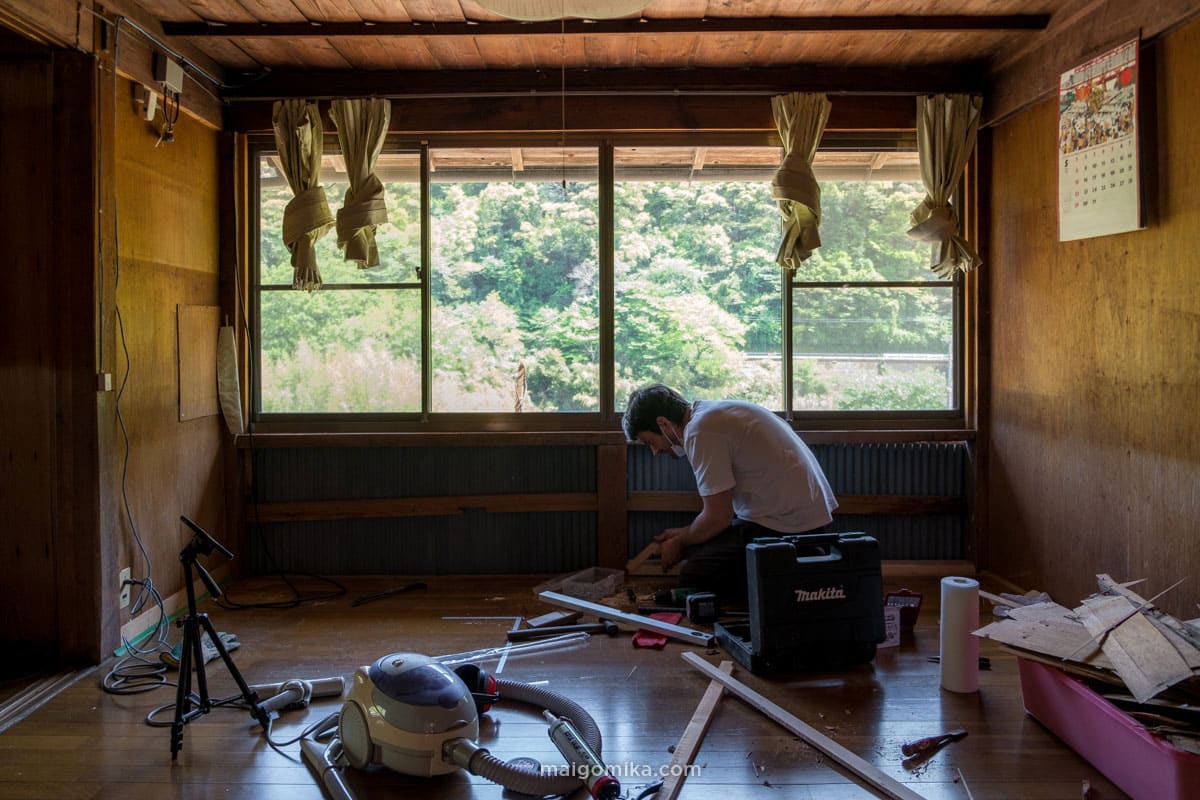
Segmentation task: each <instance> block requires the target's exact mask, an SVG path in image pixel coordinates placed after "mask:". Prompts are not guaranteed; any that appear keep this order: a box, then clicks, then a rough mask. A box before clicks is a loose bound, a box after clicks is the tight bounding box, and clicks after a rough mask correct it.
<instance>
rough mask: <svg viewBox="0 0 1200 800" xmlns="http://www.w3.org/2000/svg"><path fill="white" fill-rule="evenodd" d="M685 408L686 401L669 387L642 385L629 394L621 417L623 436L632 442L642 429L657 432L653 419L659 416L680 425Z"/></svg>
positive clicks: (658, 384)
mask: <svg viewBox="0 0 1200 800" xmlns="http://www.w3.org/2000/svg"><path fill="white" fill-rule="evenodd" d="M687 410H688V402H687V401H686V400H684V399H683V395H681V394H680V393H679V392H677V391H675V390H674V389H672V388H671V387H669V386H664V385H663V384H661V383H652V384H650V385H649V386H643V387H642V388H641V389H638V390H637V391H635V392H634V393H633V394H631V395H629V403H628V404H627V405H626V406H625V416H623V417H622V418H621V426H622V427H623V428H624V429H625V438H627V439H628V440H629V441H631V442H632V441H634V440H635V439H637V435H638V434H639V433H641V432H642V431H650V432H652V433H657V432H658V423H657V422H656V421H655V420H657V419H658V418H659V417H666V418H667V419H669V420H671V422H674V423H675V424H676V425H682V424H683V417H684V415H685V414H686V413H687Z"/></svg>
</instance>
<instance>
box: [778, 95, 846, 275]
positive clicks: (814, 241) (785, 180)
mask: <svg viewBox="0 0 1200 800" xmlns="http://www.w3.org/2000/svg"><path fill="white" fill-rule="evenodd" d="M831 107H832V104H831V103H830V102H829V100H828V99H826V97H825V95H823V94H812V93H807V94H804V93H800V92H792V93H790V94H784V95H778V96H776V97H772V98H771V110H772V112H773V113H774V115H775V126H776V127H777V128H778V129H779V138H780V139H782V140H783V150H784V156H783V163H782V164H780V165H779V171H778V172H776V173H775V178H774V180H772V181H771V195H772V196H773V197H774V198H775V200H776V202H778V203H779V213H780V214H781V215H782V216H783V241H782V242H781V243H780V245H779V252H778V254H776V256H775V261H776V262H778V264H779V265H780V266H781V267H785V268H786V269H789V270H794V269H796V267H798V266H800V262H801V261H804V260H805V259H806V258H808V257H809V256H811V255H812V253H813V250H816V249H817V248H818V247H820V246H821V237H820V235H819V234H818V232H817V231H818V227H819V226H820V224H821V187H820V186H819V185H818V184H817V179H816V177H815V176H814V175H813V170H812V162H813V157H814V156H816V154H817V145H818V144H819V143H820V141H821V134H822V133H823V132H824V131H825V123H826V121H827V120H828V119H829V109H830V108H831Z"/></svg>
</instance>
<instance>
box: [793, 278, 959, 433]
mask: <svg viewBox="0 0 1200 800" xmlns="http://www.w3.org/2000/svg"><path fill="white" fill-rule="evenodd" d="M793 301H794V302H793V314H794V317H793V323H794V327H793V330H792V346H793V348H794V350H793V360H792V370H793V380H794V386H793V397H794V402H793V410H795V411H913V410H936V409H952V408H954V407H955V405H956V404H955V392H954V336H953V319H954V314H953V303H954V289H953V287H951V286H931V287H929V288H927V289H926V288H911V289H896V288H891V289H884V288H881V289H866V288H862V289H859V288H855V289H818V288H811V287H796V289H795V294H794V295H793Z"/></svg>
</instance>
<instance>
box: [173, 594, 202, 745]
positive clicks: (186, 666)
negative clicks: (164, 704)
mask: <svg viewBox="0 0 1200 800" xmlns="http://www.w3.org/2000/svg"><path fill="white" fill-rule="evenodd" d="M194 638H196V625H195V620H194V619H193V618H192V617H190V616H189V617H187V618H186V619H184V621H183V644H182V645H181V646H180V648H179V683H178V684H177V686H176V689H175V720H174V722H172V723H171V760H172V761H173V760H175V757H176V756H177V755H178V754H179V751H180V750H182V749H183V726H184V724H185V723H186V722H187V720H188V718H189V716H190V714H191V706H192V699H191V694H192V648H191V642H192V640H193V639H194Z"/></svg>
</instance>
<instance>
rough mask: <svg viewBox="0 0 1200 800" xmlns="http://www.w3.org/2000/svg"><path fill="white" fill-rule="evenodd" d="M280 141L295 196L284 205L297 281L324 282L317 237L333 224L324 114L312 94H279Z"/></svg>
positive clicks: (308, 285) (297, 284)
mask: <svg viewBox="0 0 1200 800" xmlns="http://www.w3.org/2000/svg"><path fill="white" fill-rule="evenodd" d="M272 123H273V124H274V127H275V146H276V147H277V148H278V149H279V161H280V165H281V166H282V167H283V174H284V177H286V178H287V182H288V186H290V187H291V188H292V194H294V195H295V197H293V198H292V200H291V201H290V202H289V203H288V204H287V206H286V207H285V208H284V209H283V241H284V244H286V245H287V247H288V250H290V251H291V253H292V287H293V288H295V289H305V290H307V291H312V290H313V289H320V288H321V271H320V270H319V269H318V268H317V253H316V244H317V240H318V239H320V238H321V237H322V236H324V235H325V234H326V233H327V232H328V231H329V229H330V228H332V227H333V212H332V211H330V210H329V201H328V200H327V199H326V198H325V189H324V188H323V187H322V186H321V150H322V142H321V135H322V133H323V130H322V128H321V114H320V112H318V111H317V104H316V103H310V102H308V101H307V100H296V99H291V100H278V101H276V102H275V107H274V110H273V113H272Z"/></svg>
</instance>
